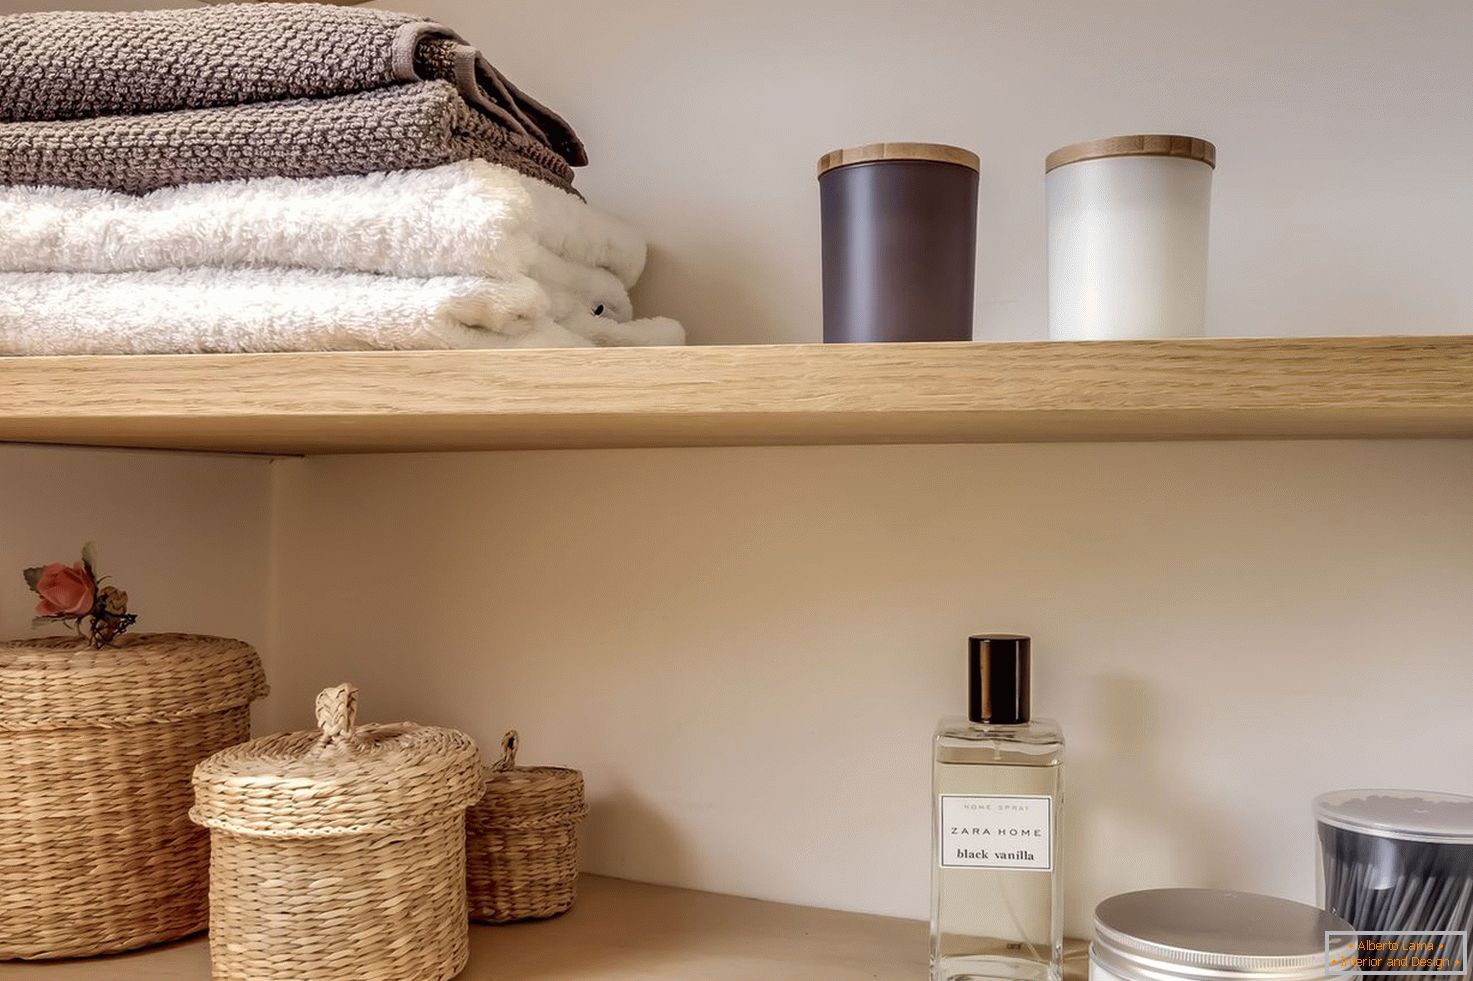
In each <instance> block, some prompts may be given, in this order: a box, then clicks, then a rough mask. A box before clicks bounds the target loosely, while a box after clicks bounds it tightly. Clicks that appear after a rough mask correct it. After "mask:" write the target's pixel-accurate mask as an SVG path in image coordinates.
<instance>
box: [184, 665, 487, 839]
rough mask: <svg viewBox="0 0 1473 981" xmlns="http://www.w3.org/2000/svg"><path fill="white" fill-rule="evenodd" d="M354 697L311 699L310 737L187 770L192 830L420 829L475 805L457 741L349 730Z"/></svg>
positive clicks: (474, 760) (472, 774)
mask: <svg viewBox="0 0 1473 981" xmlns="http://www.w3.org/2000/svg"><path fill="white" fill-rule="evenodd" d="M357 717H358V689H357V688H355V687H354V686H352V685H339V686H337V687H336V688H328V689H327V690H325V691H323V692H322V693H321V694H319V695H318V696H317V725H318V727H319V728H318V729H317V730H312V731H306V732H284V733H278V734H277V735H274V736H266V737H264V738H261V739H253V740H251V741H250V742H248V743H241V744H240V745H239V746H232V747H230V748H229V749H224V750H221V751H220V752H218V753H216V754H215V755H214V756H211V757H210V758H209V759H207V760H205V761H204V762H203V763H201V764H200V765H199V766H197V767H195V770H194V809H193V810H191V811H190V812H189V816H190V817H191V818H193V819H194V821H195V823H197V824H202V825H204V826H206V827H208V828H216V829H220V830H224V831H230V832H234V833H235V834H242V835H257V836H263V837H284V838H308V837H318V836H322V835H350V834H368V833H375V832H385V831H404V830H410V829H413V828H417V827H422V826H424V825H426V824H428V823H430V822H433V821H434V820H436V819H437V818H442V817H446V816H449V815H452V814H454V813H456V812H457V811H464V810H465V809H466V808H467V807H469V806H470V805H471V804H472V803H474V802H475V800H476V799H477V798H479V797H480V796H481V792H482V781H481V758H480V754H479V753H478V752H477V751H476V744H475V741H474V740H472V739H471V737H470V736H467V735H466V734H465V733H463V732H457V731H456V730H454V729H440V728H437V727H435V726H422V725H416V724H415V723H413V722H397V723H392V724H384V725H359V724H358V718H357Z"/></svg>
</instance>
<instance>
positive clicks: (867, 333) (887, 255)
mask: <svg viewBox="0 0 1473 981" xmlns="http://www.w3.org/2000/svg"><path fill="white" fill-rule="evenodd" d="M977 171H978V160H977V155H976V154H975V153H972V152H970V151H968V150H962V149H960V148H958V147H954V146H943V145H941V144H937V143H872V144H870V145H869V146H861V147H854V148H852V149H848V150H835V151H833V152H832V153H826V154H824V156H823V159H821V160H820V161H819V162H818V190H819V203H820V207H821V209H822V216H823V339H824V340H825V341H826V342H828V343H865V342H875V341H970V340H971V339H972V294H973V284H974V281H975V277H976V268H977Z"/></svg>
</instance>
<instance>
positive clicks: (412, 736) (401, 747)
mask: <svg viewBox="0 0 1473 981" xmlns="http://www.w3.org/2000/svg"><path fill="white" fill-rule="evenodd" d="M357 702H358V690H357V689H356V688H354V687H353V686H352V685H340V686H338V687H337V688H329V689H327V690H326V691H324V692H322V694H320V695H318V696H317V724H318V726H319V727H320V731H311V732H289V733H282V734H279V735H275V736H267V737H266V738H264V739H257V740H254V741H253V742H249V743H246V744H245V745H242V746H235V747H232V748H231V749H227V750H225V751H223V752H221V753H217V754H216V755H214V756H212V757H210V758H209V759H208V760H206V761H205V762H203V763H201V764H200V765H199V767H198V768H197V769H196V770H195V774H194V788H195V806H194V810H193V811H191V812H190V816H191V817H193V818H194V820H195V821H197V822H198V823H200V824H203V825H205V826H206V827H208V828H210V830H211V832H212V834H211V852H210V959H211V962H212V965H213V975H212V976H213V978H214V979H215V981H443V979H445V978H450V977H453V976H455V975H456V974H458V973H459V972H460V970H461V969H462V968H464V967H465V964H466V960H467V959H468V958H469V956H470V947H469V937H468V932H469V931H468V929H467V922H466V902H465V809H466V808H467V807H469V806H470V804H471V803H472V802H473V801H474V800H476V798H478V797H480V796H481V792H482V787H481V778H480V776H481V761H480V757H479V755H478V754H477V752H476V744H475V743H474V742H473V741H472V740H471V738H470V737H469V736H467V735H465V734H464V733H461V732H456V731H455V730H452V729H437V728H433V727H430V726H419V725H415V724H414V723H411V722H405V723H398V724H393V725H364V726H360V725H358V724H357V720H356V716H357Z"/></svg>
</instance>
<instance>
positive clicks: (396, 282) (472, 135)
mask: <svg viewBox="0 0 1473 981" xmlns="http://www.w3.org/2000/svg"><path fill="white" fill-rule="evenodd" d="M585 162H586V155H585V153H584V150H583V146H582V144H581V143H580V142H579V140H578V137H577V135H576V134H575V133H574V132H573V130H572V128H571V127H569V126H568V124H567V123H566V122H564V121H563V120H562V119H561V118H559V117H558V116H557V115H556V114H555V113H553V112H552V111H551V110H549V109H547V108H546V107H544V106H543V105H541V104H540V103H538V102H537V101H536V100H534V99H532V98H531V97H529V96H528V95H526V93H524V92H522V91H521V90H519V89H518V88H517V87H516V86H515V85H513V84H512V83H511V82H510V81H509V80H508V79H507V78H506V77H505V76H504V75H502V74H501V73H500V72H498V71H497V70H496V69H495V68H493V67H492V66H491V65H490V64H489V63H488V62H487V60H486V59H485V58H484V57H483V56H482V55H481V54H480V53H479V52H478V51H476V50H475V49H474V48H472V47H471V46H470V45H468V44H466V43H465V42H464V41H462V40H461V39H460V37H459V36H458V35H456V34H455V33H454V32H452V31H450V30H449V29H447V28H445V27H443V26H442V25H439V24H437V23H435V22H433V21H430V20H428V19H425V18H423V17H419V16H417V15H412V14H401V13H394V12H390V11H381V10H369V9H362V8H349V7H336V6H327V5H319V4H233V5H226V6H220V7H212V8H205V9H194V10H161V11H146V12H145V11H139V12H128V13H86V12H61V13H30V14H17V15H10V16H5V17H0V185H4V186H0V214H3V215H4V221H0V353H4V354H83V353H89V354H97V353H165V352H193V351H279V350H347V349H415V348H445V347H457V348H462V347H527V346H592V345H624V344H679V343H683V341H684V331H683V330H682V329H681V328H680V325H679V324H677V323H675V322H673V321H670V320H666V319H663V318H658V319H653V320H634V319H633V311H632V309H631V305H630V301H629V292H628V291H629V288H630V287H632V286H633V284H634V282H635V281H636V280H637V279H638V277H639V275H640V273H641V271H642V269H643V265H644V256H645V247H644V243H643V241H642V240H641V239H640V237H639V236H638V235H637V234H636V233H635V232H633V231H632V230H631V229H629V228H627V227H626V226H624V225H623V224H621V223H619V222H617V221H615V220H614V219H612V218H609V217H607V216H605V215H602V214H600V213H599V212H598V211H596V210H595V209H594V208H592V207H590V206H589V205H588V204H587V203H586V202H584V201H583V200H582V198H581V197H579V196H578V195H577V194H576V192H574V191H573V190H572V167H574V166H577V165H581V164H583V163H585Z"/></svg>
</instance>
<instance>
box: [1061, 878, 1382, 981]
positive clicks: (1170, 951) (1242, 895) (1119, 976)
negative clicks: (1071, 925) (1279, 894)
mask: <svg viewBox="0 0 1473 981" xmlns="http://www.w3.org/2000/svg"><path fill="white" fill-rule="evenodd" d="M1351 929H1352V928H1351V926H1350V924H1349V923H1346V922H1345V921H1344V920H1342V919H1340V917H1338V916H1335V915H1334V914H1332V913H1326V912H1325V911H1324V910H1322V909H1316V908H1315V907H1313V906H1306V905H1304V904H1303V903H1295V902H1291V901H1290V900H1287V899H1276V898H1274V897H1272V896H1259V895H1255V894H1253V893H1247V892H1226V891H1223V890H1218V889H1148V890H1146V891H1144V892H1128V893H1125V894H1124V895H1121V896H1113V897H1111V898H1110V899H1107V900H1105V901H1104V902H1103V903H1100V905H1099V906H1097V907H1095V939H1094V942H1093V943H1092V944H1090V947H1089V977H1090V981H1328V979H1331V978H1334V979H1339V981H1347V979H1358V978H1359V977H1360V971H1359V969H1358V968H1357V967H1356V966H1355V952H1356V946H1355V935H1354V934H1353V933H1352V932H1351Z"/></svg>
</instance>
